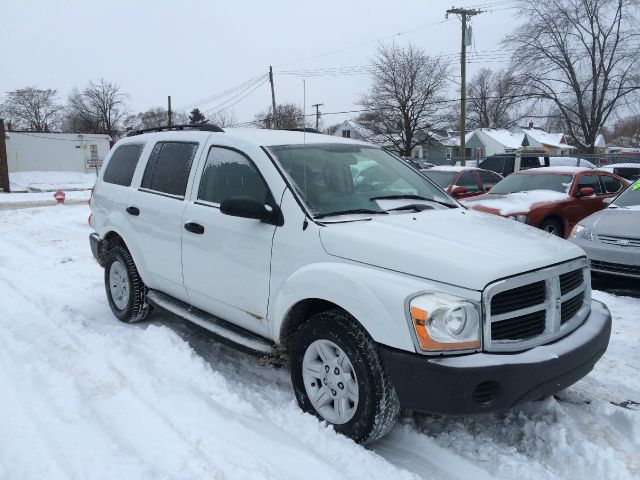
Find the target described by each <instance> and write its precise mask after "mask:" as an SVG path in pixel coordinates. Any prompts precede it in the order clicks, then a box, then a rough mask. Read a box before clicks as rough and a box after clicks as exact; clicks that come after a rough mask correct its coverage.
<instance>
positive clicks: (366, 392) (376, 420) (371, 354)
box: [290, 310, 400, 443]
mask: <svg viewBox="0 0 640 480" xmlns="http://www.w3.org/2000/svg"><path fill="white" fill-rule="evenodd" d="M290 363H291V365H290V366H291V381H292V383H293V388H294V391H295V395H296V399H297V400H298V404H299V405H300V408H302V409H303V410H304V411H305V412H308V413H311V414H313V415H315V416H317V417H318V418H320V419H321V420H325V421H327V422H328V423H330V424H332V425H333V426H334V428H335V430H336V431H337V432H339V433H342V434H343V435H346V436H348V437H350V438H352V439H353V440H355V441H356V442H359V443H367V442H371V441H373V440H376V439H378V438H380V437H382V436H384V435H385V434H386V433H387V432H388V431H389V430H391V428H392V427H393V425H394V424H395V421H396V418H397V417H398V414H399V412H400V403H399V401H398V397H397V395H396V392H395V389H394V388H393V386H392V385H391V382H390V380H389V376H388V374H387V372H386V370H385V368H384V365H383V363H382V358H381V357H380V354H379V353H378V351H377V349H376V347H375V343H374V342H373V340H372V339H371V337H370V336H369V335H368V334H367V332H366V331H365V330H364V328H363V327H362V326H361V325H360V324H359V323H358V322H357V321H356V320H355V319H354V318H353V317H351V316H350V315H349V314H347V313H346V312H344V311H342V310H330V311H327V312H322V313H319V314H317V315H314V316H313V317H311V318H310V319H309V321H308V322H307V323H306V324H304V325H303V326H302V328H301V329H300V330H299V331H298V332H297V333H296V335H295V336H294V339H293V343H292V349H291V358H290Z"/></svg>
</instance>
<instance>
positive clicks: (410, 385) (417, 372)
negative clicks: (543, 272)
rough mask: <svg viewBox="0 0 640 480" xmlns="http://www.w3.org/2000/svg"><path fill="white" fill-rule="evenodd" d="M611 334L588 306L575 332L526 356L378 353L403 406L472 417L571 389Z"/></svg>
mask: <svg viewBox="0 0 640 480" xmlns="http://www.w3.org/2000/svg"><path fill="white" fill-rule="evenodd" d="M610 334H611V314H610V313H609V310H608V309H607V307H606V305H604V304H603V303H600V302H597V301H593V302H592V307H591V313H590V314H589V316H588V317H587V318H586V319H585V321H584V323H583V324H582V325H581V326H580V327H578V328H577V329H576V330H574V331H573V332H571V333H570V334H569V335H567V336H566V337H563V338H561V339H559V340H557V341H555V342H553V343H549V344H547V345H541V346H538V347H535V348H532V349H531V350H527V351H525V352H519V353H509V354H495V353H475V354H469V355H460V356H455V357H452V356H449V357H436V358H432V357H426V356H424V355H420V354H416V353H409V352H405V351H402V350H396V349H393V348H390V347H386V346H383V345H378V348H379V349H380V352H381V353H382V356H383V358H384V362H385V365H386V367H387V371H388V373H389V375H390V377H391V381H392V383H393V385H394V386H395V389H396V392H397V393H398V397H399V399H400V403H401V404H402V406H403V407H405V408H409V409H412V410H417V411H421V412H429V413H442V414H472V413H484V412H494V411H501V410H507V409H509V408H511V407H514V406H516V405H519V404H521V403H524V402H528V401H532V400H537V399H539V398H542V397H546V396H548V395H553V394H554V393H556V392H559V391H560V390H563V389H565V388H567V387H568V386H570V385H572V384H574V383H575V382H577V381H578V380H580V379H581V378H582V377H584V376H585V375H587V374H588V373H589V372H590V371H591V369H592V368H593V366H594V365H595V363H596V362H597V361H598V359H599V358H600V357H601V356H602V355H603V354H604V352H605V350H606V349H607V345H608V343H609V336H610Z"/></svg>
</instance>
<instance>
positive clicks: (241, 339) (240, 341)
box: [147, 290, 277, 355]
mask: <svg viewBox="0 0 640 480" xmlns="http://www.w3.org/2000/svg"><path fill="white" fill-rule="evenodd" d="M147 298H148V299H149V301H150V302H151V303H153V304H155V305H157V306H159V307H162V308H164V309H165V310H168V311H170V312H171V313H175V314H176V315H178V316H180V317H182V318H184V319H186V320H189V321H190V322H193V323H195V324H196V325H199V326H201V327H202V328H204V329H206V330H209V331H210V332H212V333H214V334H215V335H217V336H219V337H222V338H224V339H226V340H229V341H231V342H233V343H235V344H237V345H240V346H242V347H245V348H247V349H249V350H253V351H254V352H259V353H263V354H268V355H275V354H276V353H277V349H276V346H275V345H274V344H273V343H271V342H269V341H268V340H266V339H264V338H262V337H260V336H258V335H256V334H255V333H251V332H248V331H246V330H244V329H243V328H240V327H236V326H235V325H232V324H231V323H229V322H227V321H225V320H222V319H220V318H218V317H214V316H213V315H210V314H208V313H206V312H203V311H202V310H199V309H197V308H195V307H192V306H191V305H189V304H187V303H184V302H181V301H180V300H177V299H175V298H173V297H170V296H169V295H166V294H164V293H161V292H158V291H157V290H149V293H147Z"/></svg>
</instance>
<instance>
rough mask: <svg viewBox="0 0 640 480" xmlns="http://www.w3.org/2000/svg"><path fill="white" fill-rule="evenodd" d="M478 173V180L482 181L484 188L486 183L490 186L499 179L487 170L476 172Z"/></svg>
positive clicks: (484, 188)
mask: <svg viewBox="0 0 640 480" xmlns="http://www.w3.org/2000/svg"><path fill="white" fill-rule="evenodd" d="M478 174H479V175H480V182H482V189H483V190H486V189H487V186H488V185H491V186H492V187H493V186H494V185H495V184H496V183H498V182H499V181H500V179H499V178H498V177H496V176H494V175H492V174H491V173H489V172H482V171H480V172H478Z"/></svg>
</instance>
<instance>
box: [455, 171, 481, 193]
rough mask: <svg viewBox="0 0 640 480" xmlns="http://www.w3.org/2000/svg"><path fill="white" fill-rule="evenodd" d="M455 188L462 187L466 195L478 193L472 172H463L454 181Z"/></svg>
mask: <svg viewBox="0 0 640 480" xmlns="http://www.w3.org/2000/svg"><path fill="white" fill-rule="evenodd" d="M456 186H458V187H464V188H466V189H467V192H468V193H472V192H473V193H475V192H477V191H478V179H477V178H476V175H475V173H473V172H464V173H463V174H462V175H460V176H459V177H458V180H456Z"/></svg>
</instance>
